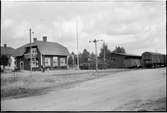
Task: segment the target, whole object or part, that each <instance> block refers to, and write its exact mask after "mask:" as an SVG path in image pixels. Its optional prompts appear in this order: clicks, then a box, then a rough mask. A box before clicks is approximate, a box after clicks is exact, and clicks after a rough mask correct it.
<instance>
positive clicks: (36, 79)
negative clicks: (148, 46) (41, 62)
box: [1, 68, 166, 111]
mask: <svg viewBox="0 0 167 113" xmlns="http://www.w3.org/2000/svg"><path fill="white" fill-rule="evenodd" d="M1 95H2V96H1V99H2V102H1V108H2V110H5V111H6V110H7V111H10V110H28V111H31V110H33V111H34V110H37V111H39V110H44V111H45V110H47V111H48V110H49V111H52V110H60V111H61V110H72V111H75V110H79V111H85V110H86V111H108V110H109V111H112V110H114V111H166V69H165V68H157V69H110V70H100V71H98V72H95V71H94V70H89V71H84V70H77V71H76V70H66V71H61V70H60V71H50V72H45V73H42V72H33V73H30V72H26V71H24V72H19V73H16V75H15V76H14V73H10V74H2V77H1ZM22 103H24V105H23V104H22Z"/></svg>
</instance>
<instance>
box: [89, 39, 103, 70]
mask: <svg viewBox="0 0 167 113" xmlns="http://www.w3.org/2000/svg"><path fill="white" fill-rule="evenodd" d="M99 41H103V40H96V39H95V40H93V41H89V43H90V42H93V43H95V54H96V72H97V70H98V58H97V42H99Z"/></svg>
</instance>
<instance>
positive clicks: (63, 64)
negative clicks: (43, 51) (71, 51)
mask: <svg viewBox="0 0 167 113" xmlns="http://www.w3.org/2000/svg"><path fill="white" fill-rule="evenodd" d="M66 65H67V64H66V59H65V58H60V66H66Z"/></svg>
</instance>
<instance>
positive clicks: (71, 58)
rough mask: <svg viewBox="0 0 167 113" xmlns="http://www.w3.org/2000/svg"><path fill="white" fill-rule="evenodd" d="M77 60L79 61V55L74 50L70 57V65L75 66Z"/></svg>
mask: <svg viewBox="0 0 167 113" xmlns="http://www.w3.org/2000/svg"><path fill="white" fill-rule="evenodd" d="M76 62H77V56H76V54H75V53H74V52H72V53H71V54H70V56H69V58H68V65H69V66H74V65H76Z"/></svg>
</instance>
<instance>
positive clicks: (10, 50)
mask: <svg viewBox="0 0 167 113" xmlns="http://www.w3.org/2000/svg"><path fill="white" fill-rule="evenodd" d="M14 52H15V49H14V48H12V47H1V55H7V56H13V55H14Z"/></svg>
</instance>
